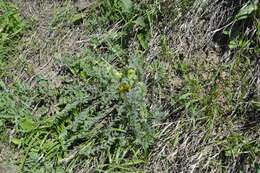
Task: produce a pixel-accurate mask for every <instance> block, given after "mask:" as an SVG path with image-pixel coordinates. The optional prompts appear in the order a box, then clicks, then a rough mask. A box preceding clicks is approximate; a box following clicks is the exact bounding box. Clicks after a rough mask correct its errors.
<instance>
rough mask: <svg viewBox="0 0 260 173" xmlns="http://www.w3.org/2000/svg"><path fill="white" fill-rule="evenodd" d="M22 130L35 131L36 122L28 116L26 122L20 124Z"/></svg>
mask: <svg viewBox="0 0 260 173" xmlns="http://www.w3.org/2000/svg"><path fill="white" fill-rule="evenodd" d="M20 126H21V128H22V129H23V131H24V132H30V131H32V130H34V129H35V125H34V122H33V120H32V118H31V117H29V116H26V117H25V120H23V121H22V122H21V123H20Z"/></svg>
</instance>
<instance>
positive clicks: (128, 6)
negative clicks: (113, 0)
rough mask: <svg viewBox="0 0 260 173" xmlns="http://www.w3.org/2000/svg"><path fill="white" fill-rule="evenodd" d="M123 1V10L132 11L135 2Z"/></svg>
mask: <svg viewBox="0 0 260 173" xmlns="http://www.w3.org/2000/svg"><path fill="white" fill-rule="evenodd" d="M121 2H122V5H121V7H122V8H123V11H125V12H130V11H131V9H132V7H133V2H132V1H131V0H121Z"/></svg>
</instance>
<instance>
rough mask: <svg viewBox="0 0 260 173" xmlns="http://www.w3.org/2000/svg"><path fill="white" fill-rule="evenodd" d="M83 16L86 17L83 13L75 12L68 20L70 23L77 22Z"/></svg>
mask: <svg viewBox="0 0 260 173" xmlns="http://www.w3.org/2000/svg"><path fill="white" fill-rule="evenodd" d="M84 17H86V14H83V13H79V14H75V15H74V16H72V17H71V19H70V21H71V23H77V22H79V21H80V20H81V19H83V18H84Z"/></svg>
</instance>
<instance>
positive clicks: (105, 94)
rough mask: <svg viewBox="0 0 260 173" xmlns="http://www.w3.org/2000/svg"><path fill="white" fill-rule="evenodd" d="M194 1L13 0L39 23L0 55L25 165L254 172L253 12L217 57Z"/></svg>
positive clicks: (11, 122) (10, 128)
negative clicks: (91, 1)
mask: <svg viewBox="0 0 260 173" xmlns="http://www.w3.org/2000/svg"><path fill="white" fill-rule="evenodd" d="M197 2H198V1H195V3H194V4H193V3H190V2H189V1H185V0H180V1H176V2H175V3H173V2H171V1H165V2H163V3H161V2H160V1H149V0H145V1H136V2H134V3H133V2H132V1H130V0H125V1H116V0H112V1H102V2H100V3H98V4H95V5H94V6H92V7H91V8H88V9H87V10H86V11H84V12H82V13H76V11H75V10H74V9H73V7H72V6H71V3H70V2H64V3H61V2H58V1H57V2H56V1H54V2H51V3H50V2H46V1H45V2H40V1H39V2H30V1H28V2H27V3H19V1H18V2H16V3H17V5H18V6H19V8H20V11H21V12H22V15H23V16H24V17H25V18H27V20H32V19H33V20H34V21H33V22H32V24H31V26H32V27H31V29H29V31H28V34H23V37H22V39H21V41H20V42H18V43H8V44H7V45H8V46H6V48H5V49H6V50H8V49H10V48H11V49H14V48H15V47H16V49H15V50H13V52H14V53H13V54H12V56H8V54H7V55H6V54H3V55H1V56H2V58H1V59H0V60H1V62H0V63H1V64H4V65H1V68H0V70H1V69H3V70H2V71H1V72H2V75H1V85H0V86H1V90H0V99H1V104H0V120H1V121H0V123H1V125H0V129H1V134H2V135H1V141H2V143H5V144H6V145H7V144H8V143H9V147H11V148H12V149H19V150H20V152H21V154H19V156H18V157H19V159H18V160H17V163H16V164H19V165H20V169H21V171H22V172H55V171H56V172H124V173H125V172H239V171H241V172H257V170H258V171H259V162H260V160H259V133H260V131H259V115H258V114H259V98H258V95H257V89H258V88H257V83H258V82H257V81H258V80H259V79H258V77H257V74H258V60H257V59H256V58H255V57H256V56H257V55H259V39H258V38H259V21H258V19H257V16H258V15H259V9H258V11H251V13H250V16H248V17H247V19H246V21H249V22H248V23H243V24H245V25H246V26H248V28H252V29H257V33H253V34H255V35H254V37H250V34H249V35H247V34H246V33H245V34H244V31H245V29H246V28H245V29H243V28H242V29H241V30H239V32H241V33H242V35H238V37H237V39H235V40H233V42H231V43H232V44H230V45H231V46H230V48H231V49H230V50H229V54H218V53H217V52H216V51H214V50H212V49H211V47H210V46H209V47H206V48H202V47H203V46H204V45H203V44H205V43H208V42H207V40H209V39H210V37H211V36H210V35H207V34H208V33H209V30H210V29H212V30H214V27H216V28H215V29H218V27H219V26H214V27H213V28H210V27H212V25H213V24H212V23H216V21H214V22H213V19H214V18H213V17H212V18H209V17H208V16H202V17H201V16H200V18H199V20H198V21H196V20H195V19H196V18H195V17H194V18H193V19H192V22H191V23H187V21H190V20H189V16H190V14H188V15H185V14H187V12H188V11H190V13H192V12H193V11H195V12H197V10H196V7H197V5H196V3H197ZM0 3H3V1H0ZM203 5H204V6H203ZM203 5H202V7H203V8H205V9H208V11H209V12H210V11H211V10H212V11H213V9H211V7H212V6H210V5H209V4H203ZM218 5H219V6H220V5H221V4H218ZM242 5H243V4H242ZM242 5H241V6H242ZM241 6H240V7H241ZM230 8H231V7H230ZM170 9H176V10H175V11H173V12H172V11H171V10H170ZM212 13H214V11H213V12H212ZM196 14H197V13H196ZM209 14H210V13H209ZM212 16H213V15H212ZM233 17H234V16H233ZM230 18H231V19H232V17H230ZM173 19H174V20H173ZM19 22H20V23H23V22H22V21H19ZM238 22H240V21H238ZM242 22H244V21H242ZM182 24H183V25H182ZM184 24H185V25H184ZM190 24H192V25H193V30H191V29H190V28H189V25H190ZM207 24H208V25H210V26H208V25H207ZM234 25H235V24H234ZM181 26H182V27H181ZM183 26H188V27H186V28H185V27H183ZM180 28H182V29H180ZM183 28H184V31H183ZM24 29H26V28H24ZM200 30H201V31H202V30H203V31H204V34H202V33H200V32H201V31H200ZM6 32H7V31H6ZM11 32H12V31H11ZM190 32H193V34H194V36H193V37H192V38H191V37H190V34H191V33H190ZM0 33H2V32H0ZM185 33H188V34H187V35H185ZM205 33H207V34H205ZM237 33H238V32H237ZM8 34H10V35H11V33H8ZM232 34H233V32H232V33H231V34H230V36H232ZM257 34H258V35H257ZM256 36H257V37H256ZM186 40H187V41H186ZM1 41H2V42H3V40H1ZM13 45H17V46H13ZM200 46H202V47H200ZM17 48H18V49H17ZM9 55H10V54H9ZM10 62H12V63H10ZM6 64H7V65H6ZM251 92H253V93H255V94H251ZM11 148H8V150H10V149H11ZM3 151H4V150H3ZM3 151H2V150H1V153H2V152H3ZM1 155H2V154H1ZM13 157H14V158H15V157H16V156H15V155H14V156H13ZM3 160H5V159H3Z"/></svg>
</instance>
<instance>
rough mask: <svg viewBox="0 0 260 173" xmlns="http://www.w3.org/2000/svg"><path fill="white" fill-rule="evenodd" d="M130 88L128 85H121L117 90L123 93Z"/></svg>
mask: <svg viewBox="0 0 260 173" xmlns="http://www.w3.org/2000/svg"><path fill="white" fill-rule="evenodd" d="M130 87H131V86H130V85H129V84H123V85H120V86H119V88H118V90H119V91H120V92H125V91H128V89H129V88H130Z"/></svg>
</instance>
